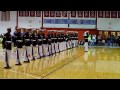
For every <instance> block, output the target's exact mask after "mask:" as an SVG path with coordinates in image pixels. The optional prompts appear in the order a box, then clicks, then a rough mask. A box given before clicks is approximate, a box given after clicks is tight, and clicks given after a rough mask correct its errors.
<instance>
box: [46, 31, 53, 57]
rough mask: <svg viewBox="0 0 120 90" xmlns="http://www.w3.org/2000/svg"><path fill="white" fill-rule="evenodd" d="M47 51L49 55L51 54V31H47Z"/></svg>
mask: <svg viewBox="0 0 120 90" xmlns="http://www.w3.org/2000/svg"><path fill="white" fill-rule="evenodd" d="M47 37H48V51H49V56H50V55H52V46H51V38H52V36H51V31H48V35H47Z"/></svg>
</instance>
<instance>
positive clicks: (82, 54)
mask: <svg viewBox="0 0 120 90" xmlns="http://www.w3.org/2000/svg"><path fill="white" fill-rule="evenodd" d="M82 55H84V53H82V54H80V55H79V57H80V56H82ZM77 58H78V57H77ZM77 58H75V59H73V60H71V61H69V62H68V63H65V64H63V65H62V66H60V67H58V68H57V69H55V70H54V71H52V72H50V73H48V74H47V75H45V76H43V77H42V78H41V79H44V78H46V77H47V76H49V75H50V74H52V73H54V72H55V71H57V70H59V69H61V68H62V67H64V66H65V65H67V64H69V63H70V62H72V61H74V60H76V59H77Z"/></svg>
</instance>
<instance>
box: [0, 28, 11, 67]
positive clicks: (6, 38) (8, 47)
mask: <svg viewBox="0 0 120 90" xmlns="http://www.w3.org/2000/svg"><path fill="white" fill-rule="evenodd" d="M10 33H11V28H8V29H7V33H5V35H4V36H3V41H2V46H3V49H5V65H4V68H5V69H9V68H11V67H10V65H9V61H10V57H11V50H12V35H11V34H10Z"/></svg>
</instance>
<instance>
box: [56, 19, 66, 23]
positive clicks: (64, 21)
mask: <svg viewBox="0 0 120 90" xmlns="http://www.w3.org/2000/svg"><path fill="white" fill-rule="evenodd" d="M55 24H68V23H67V19H55Z"/></svg>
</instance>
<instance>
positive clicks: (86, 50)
mask: <svg viewBox="0 0 120 90" xmlns="http://www.w3.org/2000/svg"><path fill="white" fill-rule="evenodd" d="M88 36H89V32H88V31H85V32H84V38H85V52H88Z"/></svg>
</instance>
